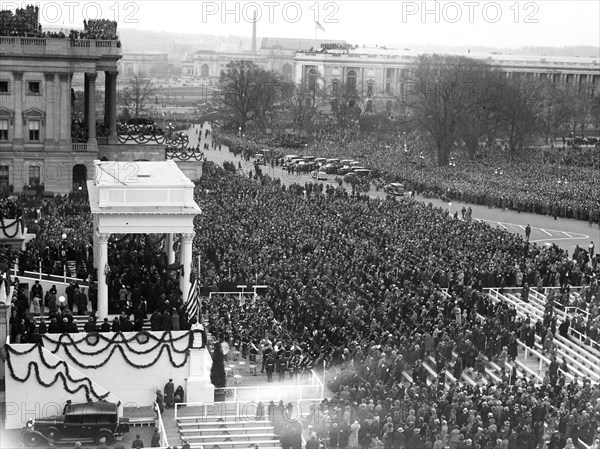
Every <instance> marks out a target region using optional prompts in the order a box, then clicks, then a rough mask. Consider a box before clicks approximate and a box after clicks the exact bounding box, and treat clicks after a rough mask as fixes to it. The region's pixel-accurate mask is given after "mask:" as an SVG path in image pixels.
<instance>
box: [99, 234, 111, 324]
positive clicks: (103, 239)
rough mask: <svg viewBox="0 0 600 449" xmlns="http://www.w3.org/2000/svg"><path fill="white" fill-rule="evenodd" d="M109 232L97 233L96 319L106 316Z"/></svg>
mask: <svg viewBox="0 0 600 449" xmlns="http://www.w3.org/2000/svg"><path fill="white" fill-rule="evenodd" d="M109 237H110V234H104V233H98V246H99V249H98V319H99V320H103V319H104V318H106V317H107V316H108V285H106V269H107V267H108V238H109Z"/></svg>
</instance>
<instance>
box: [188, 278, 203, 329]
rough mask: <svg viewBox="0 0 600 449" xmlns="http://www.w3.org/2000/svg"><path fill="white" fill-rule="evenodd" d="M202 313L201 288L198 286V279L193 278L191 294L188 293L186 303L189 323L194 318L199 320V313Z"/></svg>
mask: <svg viewBox="0 0 600 449" xmlns="http://www.w3.org/2000/svg"><path fill="white" fill-rule="evenodd" d="M199 311H200V287H199V286H198V279H197V278H196V277H195V276H193V279H192V285H191V286H190V292H189V293H188V297H187V301H186V303H185V313H186V315H187V319H188V321H191V320H192V318H196V320H197V319H198V312H199Z"/></svg>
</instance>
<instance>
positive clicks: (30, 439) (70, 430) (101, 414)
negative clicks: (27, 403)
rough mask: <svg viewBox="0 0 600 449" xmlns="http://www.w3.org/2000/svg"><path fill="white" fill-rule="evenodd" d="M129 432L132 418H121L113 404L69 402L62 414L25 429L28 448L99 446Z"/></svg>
mask: <svg viewBox="0 0 600 449" xmlns="http://www.w3.org/2000/svg"><path fill="white" fill-rule="evenodd" d="M127 432H129V418H123V417H119V407H118V406H117V404H113V403H112V402H86V403H75V404H71V403H68V404H67V405H66V406H65V408H64V411H63V414H62V415H54V416H49V417H46V418H37V419H31V420H29V421H28V422H27V426H26V427H25V428H24V429H23V433H22V441H23V444H24V445H25V447H35V446H42V445H43V446H48V445H56V444H70V445H74V444H75V442H76V441H79V442H81V443H82V444H98V443H99V442H100V440H101V439H102V438H104V439H105V441H106V444H107V445H110V444H112V443H113V442H114V441H115V439H116V438H118V437H120V436H122V435H123V434H125V433H127Z"/></svg>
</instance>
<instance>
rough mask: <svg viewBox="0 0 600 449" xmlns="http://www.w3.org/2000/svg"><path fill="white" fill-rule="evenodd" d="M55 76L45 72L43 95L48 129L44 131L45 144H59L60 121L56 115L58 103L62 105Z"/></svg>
mask: <svg viewBox="0 0 600 449" xmlns="http://www.w3.org/2000/svg"><path fill="white" fill-rule="evenodd" d="M54 78H55V74H54V73H52V72H44V83H45V84H44V87H43V89H42V94H43V95H44V98H45V100H46V127H45V130H44V140H45V141H46V142H45V144H47V143H50V142H58V131H59V129H58V125H59V120H58V116H59V115H60V114H56V106H57V105H56V103H59V105H60V91H59V90H58V89H57V88H56V83H55V82H54Z"/></svg>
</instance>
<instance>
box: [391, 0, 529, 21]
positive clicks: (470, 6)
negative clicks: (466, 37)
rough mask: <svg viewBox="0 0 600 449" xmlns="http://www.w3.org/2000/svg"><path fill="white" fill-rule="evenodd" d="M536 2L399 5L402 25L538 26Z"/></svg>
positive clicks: (419, 3)
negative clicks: (475, 24) (495, 24)
mask: <svg viewBox="0 0 600 449" xmlns="http://www.w3.org/2000/svg"><path fill="white" fill-rule="evenodd" d="M539 11H540V6H539V4H538V3H536V2H504V1H502V2H453V1H448V2H438V1H435V2H402V23H417V22H418V23H444V22H445V23H463V24H464V23H475V22H479V21H483V22H486V23H498V22H500V21H502V20H504V21H512V22H514V23H539V20H538V13H539Z"/></svg>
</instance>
